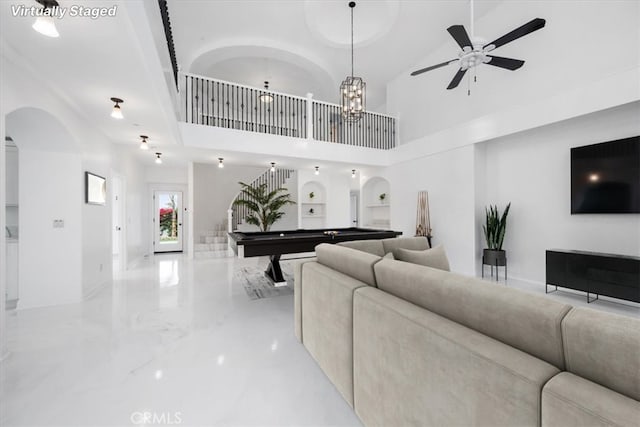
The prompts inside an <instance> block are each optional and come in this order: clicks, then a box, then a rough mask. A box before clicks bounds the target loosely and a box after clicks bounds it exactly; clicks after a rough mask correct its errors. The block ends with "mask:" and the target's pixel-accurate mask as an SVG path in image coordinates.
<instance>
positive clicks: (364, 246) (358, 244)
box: [337, 239, 385, 256]
mask: <svg viewBox="0 0 640 427" xmlns="http://www.w3.org/2000/svg"><path fill="white" fill-rule="evenodd" d="M337 245H338V246H344V247H346V248H351V249H357V250H359V251H362V252H367V253H370V254H373V255H377V256H384V254H385V252H384V248H383V247H382V240H380V239H372V240H352V241H350V242H340V243H337Z"/></svg>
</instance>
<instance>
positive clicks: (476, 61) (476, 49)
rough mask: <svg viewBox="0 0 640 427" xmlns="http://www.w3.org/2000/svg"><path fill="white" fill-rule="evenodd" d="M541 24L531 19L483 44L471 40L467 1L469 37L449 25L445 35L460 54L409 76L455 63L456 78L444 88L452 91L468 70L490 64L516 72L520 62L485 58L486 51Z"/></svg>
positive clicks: (478, 40)
mask: <svg viewBox="0 0 640 427" xmlns="http://www.w3.org/2000/svg"><path fill="white" fill-rule="evenodd" d="M545 23H546V21H545V20H544V19H542V18H535V19H532V20H531V21H529V22H527V23H526V24H524V25H522V26H520V27H518V28H516V29H515V30H513V31H511V32H509V33H507V34H505V35H503V36H502V37H499V38H497V39H495V40H494V41H492V42H491V43H486V41H485V40H483V39H482V38H480V37H474V35H473V0H471V37H469V35H468V34H467V31H466V30H465V29H464V26H463V25H452V26H450V27H449V28H447V31H448V32H449V34H451V37H453V39H454V40H455V41H456V42H457V43H458V45H459V46H460V48H461V49H462V51H460V53H458V58H457V59H451V60H449V61H445V62H442V63H440V64H436V65H432V66H431V67H427V68H422V69H420V70H416V71H414V72H413V73H411V75H412V76H417V75H418V74H422V73H425V72H427V71H431V70H435V69H436V68H440V67H444V66H446V65H449V64H453V63H454V62H457V63H458V64H459V67H460V69H459V70H458V72H457V73H456V75H455V76H453V80H451V83H449V86H447V89H453V88H456V87H457V86H458V84H459V83H460V81H461V80H462V78H463V77H464V75H465V73H466V72H467V71H468V70H469V69H470V68H474V67H477V66H478V65H480V64H489V65H493V66H494V67H500V68H505V69H507V70H511V71H514V70H517V69H518V68H520V67H522V65H523V64H524V61H522V60H520V59H512V58H504V57H501V56H494V55H489V52H491V51H493V50H494V49H497V48H499V47H500V46H504V45H505V44H507V43H510V42H512V41H514V40H517V39H519V38H520V37H524V36H526V35H527V34H530V33H532V32H534V31H536V30H539V29H540V28H543V27H544V25H545Z"/></svg>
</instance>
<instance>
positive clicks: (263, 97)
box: [259, 81, 273, 104]
mask: <svg viewBox="0 0 640 427" xmlns="http://www.w3.org/2000/svg"><path fill="white" fill-rule="evenodd" d="M264 90H269V82H267V81H265V82H264ZM259 98H260V101H262V102H265V103H267V104H268V103H270V102H272V101H273V95H271V94H270V93H267V92H263V93H261V94H260V96H259Z"/></svg>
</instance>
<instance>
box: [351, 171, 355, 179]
mask: <svg viewBox="0 0 640 427" xmlns="http://www.w3.org/2000/svg"><path fill="white" fill-rule="evenodd" d="M355 177H356V170H355V169H351V178H355Z"/></svg>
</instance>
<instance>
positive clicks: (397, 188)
mask: <svg viewBox="0 0 640 427" xmlns="http://www.w3.org/2000/svg"><path fill="white" fill-rule="evenodd" d="M382 176H384V177H386V178H387V179H388V180H389V182H390V187H391V188H390V192H391V228H392V229H393V230H396V231H402V232H403V235H404V236H413V235H414V234H415V229H416V209H417V201H418V192H419V191H423V190H426V191H428V193H429V206H430V209H429V211H430V214H431V228H432V229H433V241H432V242H433V245H434V246H435V245H437V244H443V245H444V247H445V250H446V252H447V256H448V257H449V261H450V264H451V269H452V271H455V272H458V273H463V274H471V275H473V274H474V273H475V266H474V264H475V261H474V260H475V238H474V233H475V213H474V209H475V208H474V201H475V185H474V149H473V146H466V147H462V148H457V149H454V150H450V151H445V152H442V153H438V154H435V155H433V156H429V157H423V158H419V159H415V160H411V161H408V162H403V163H398V164H395V165H393V166H390V167H388V168H387V170H386V172H385V173H383V174H382Z"/></svg>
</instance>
